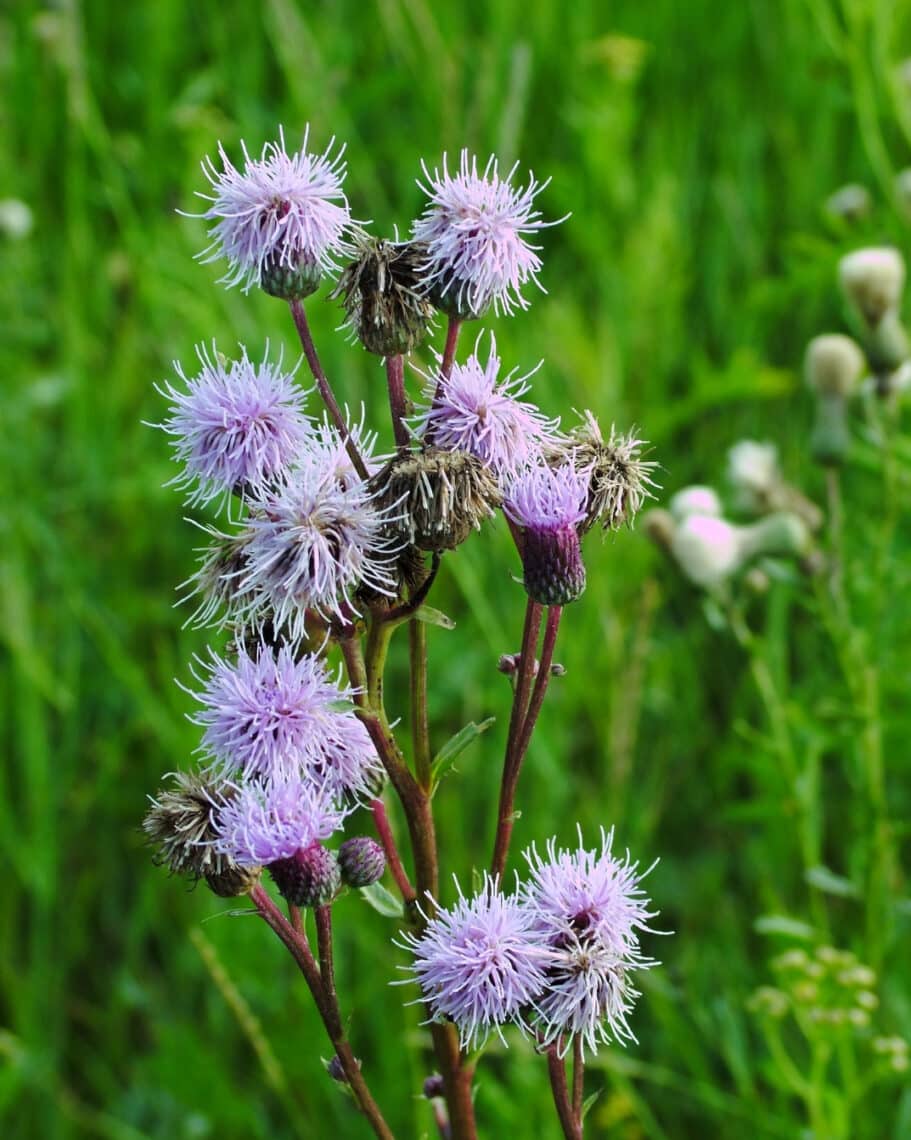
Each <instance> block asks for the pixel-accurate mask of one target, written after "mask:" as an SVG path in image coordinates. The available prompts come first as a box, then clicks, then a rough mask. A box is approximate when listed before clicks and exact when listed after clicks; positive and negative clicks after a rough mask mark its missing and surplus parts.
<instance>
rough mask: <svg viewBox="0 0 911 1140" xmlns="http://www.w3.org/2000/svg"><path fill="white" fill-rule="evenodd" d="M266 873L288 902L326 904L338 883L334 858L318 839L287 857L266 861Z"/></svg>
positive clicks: (338, 886) (339, 879) (293, 903)
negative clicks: (270, 861)
mask: <svg viewBox="0 0 911 1140" xmlns="http://www.w3.org/2000/svg"><path fill="white" fill-rule="evenodd" d="M269 874H270V875H271V876H272V878H273V880H274V882H275V885H276V886H277V887H278V889H279V893H280V894H281V895H282V896H283V897H284V898H286V899H287V900H288V902H289V903H291V904H292V906H310V907H312V906H326V905H327V904H328V903H330V902H331V901H332V900H333V899H334V898H335V896H336V895H337V894H338V891H339V888H340V887H341V885H342V873H341V870H340V869H339V865H338V859H337V858H336V856H335V854H334V853H333V852H332V851H329V850H327V849H326V848H325V847H323V845H322V844H321V843H311V844H310V846H309V847H305V848H302V849H301V850H300V851H297V852H295V854H294V855H291V856H290V857H289V858H287V859H279V860H278V861H277V862H275V863H270V864H269Z"/></svg>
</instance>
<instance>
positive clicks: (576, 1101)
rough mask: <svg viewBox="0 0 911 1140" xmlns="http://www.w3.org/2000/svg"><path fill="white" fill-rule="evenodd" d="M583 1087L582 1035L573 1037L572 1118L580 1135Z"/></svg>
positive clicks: (578, 1034) (583, 1058) (583, 1059)
mask: <svg viewBox="0 0 911 1140" xmlns="http://www.w3.org/2000/svg"><path fill="white" fill-rule="evenodd" d="M584 1087H585V1055H584V1054H583V1052H582V1035H581V1034H580V1033H577V1034H576V1036H575V1037H574V1038H573V1118H574V1120H575V1122H576V1124H577V1125H578V1126H579V1135H580V1136H581V1135H582V1106H583V1103H584V1102H583V1099H582V1092H583V1089H584Z"/></svg>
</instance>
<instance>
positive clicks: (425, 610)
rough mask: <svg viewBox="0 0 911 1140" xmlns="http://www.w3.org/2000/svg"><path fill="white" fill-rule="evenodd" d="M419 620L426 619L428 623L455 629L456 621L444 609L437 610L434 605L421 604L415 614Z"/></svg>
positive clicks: (442, 627) (441, 627)
mask: <svg viewBox="0 0 911 1140" xmlns="http://www.w3.org/2000/svg"><path fill="white" fill-rule="evenodd" d="M414 616H415V618H416V619H417V620H418V621H425V622H427V624H428V625H438V626H439V627H440V629H455V622H454V621H453V620H452V618H451V617H448V616H447V615H446V614H444V613H443V611H442V610H435V609H434V608H433V606H419V607H418V609H417V610H416V611H415V614H414Z"/></svg>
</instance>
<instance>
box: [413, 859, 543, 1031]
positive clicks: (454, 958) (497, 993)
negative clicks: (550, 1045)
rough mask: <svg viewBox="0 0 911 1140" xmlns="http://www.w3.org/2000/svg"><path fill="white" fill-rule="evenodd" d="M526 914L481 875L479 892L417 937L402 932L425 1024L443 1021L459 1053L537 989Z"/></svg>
mask: <svg viewBox="0 0 911 1140" xmlns="http://www.w3.org/2000/svg"><path fill="white" fill-rule="evenodd" d="M533 922H534V916H533V914H532V913H531V912H530V911H529V910H527V909H526V908H524V907H522V906H521V905H520V903H519V900H518V899H517V898H516V896H515V895H504V894H502V893H501V892H500V890H499V888H498V884H497V881H496V880H495V879H491V878H489V877H488V876H486V875H485V878H484V884H483V886H482V888H481V890H480V891H479V892H478V894H477V895H475V896H474V897H473V898H470V899H467V898H465V897H464V895H462V893H461V891H460V892H459V901H458V902H457V903H456V904H455V906H453V907H450V908H448V909H441V910H438V911H437V913H436V915H435V916H434V917H433V918H431V919H430V920H429V921H428V923H427V926H426V928H425V929H424V930H423V931H422V932H421V933H420V934H413V933H410V932H408V933H404V934H403V935H402V941H401V942H400V943H399V945H401V946H403V947H404V948H405V949H408V950H410V951H411V953H412V954H413V955H414V964H413V965H411V966H409V967H408V969H409V970H410V971H411V972H412V973H413V974H414V976H415V977H416V979H417V981H418V984H419V985H420V987H421V991H422V993H423V998H424V1001H425V1003H426V1005H427V1008H428V1010H429V1012H430V1015H431V1018H432V1019H433V1018H448V1019H450V1020H451V1021H453V1022H454V1023H455V1025H456V1028H457V1029H458V1031H459V1036H460V1039H461V1043H462V1046H463V1048H468V1049H473V1048H475V1046H476V1045H478V1044H479V1043H481V1042H483V1041H484V1040H485V1039H486V1037H487V1035H488V1033H490V1031H491V1030H494V1031H496V1032H497V1033H498V1034H499V1035H500V1038H501V1039H502V1037H503V1033H502V1027H503V1026H504V1025H505V1024H506V1023H507V1022H510V1021H515V1020H517V1019H518V1018H520V1016H521V1014H522V1012H523V1011H524V1010H525V1009H526V1007H528V1006H530V1005H532V1003H533V1002H534V1001H535V999H536V998H537V996H538V995H539V994H540V992H541V990H542V989H543V987H544V984H545V969H546V967H547V965H548V962H549V960H550V954H549V952H548V951H547V949H546V948H544V947H543V946H541V945H540V944H539V943H536V941H535V938H534V935H533Z"/></svg>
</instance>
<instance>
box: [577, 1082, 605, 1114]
mask: <svg viewBox="0 0 911 1140" xmlns="http://www.w3.org/2000/svg"><path fill="white" fill-rule="evenodd" d="M603 1092H604V1089H595V1091H594V1092H593V1093H592V1094H591V1096H587V1097H586V1098H585V1100H584V1101H583V1102H582V1119H583V1120H584V1119H585V1118H586V1116H588V1113H589V1109H590V1108H592V1106H593V1105H594V1103H595V1101H596V1100H597V1099H598V1097H599V1096H600V1095H601V1094H602V1093H603Z"/></svg>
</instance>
